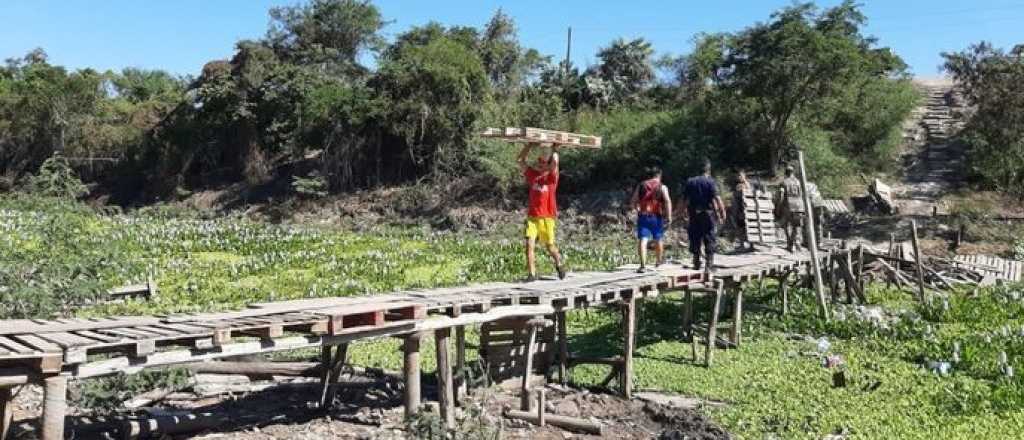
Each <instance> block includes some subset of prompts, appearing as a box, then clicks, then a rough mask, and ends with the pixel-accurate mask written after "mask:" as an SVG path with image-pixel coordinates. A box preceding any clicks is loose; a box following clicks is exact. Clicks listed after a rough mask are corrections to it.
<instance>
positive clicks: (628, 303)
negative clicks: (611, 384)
mask: <svg viewBox="0 0 1024 440" xmlns="http://www.w3.org/2000/svg"><path fill="white" fill-rule="evenodd" d="M622 321H623V322H622V327H623V328H622V331H623V337H624V339H625V347H624V350H623V351H624V353H623V359H622V376H620V377H621V378H622V379H621V380H620V382H619V385H620V386H621V387H622V397H624V398H626V399H631V398H632V397H633V344H634V342H635V340H636V298H635V297H633V295H630V296H629V298H623V308H622Z"/></svg>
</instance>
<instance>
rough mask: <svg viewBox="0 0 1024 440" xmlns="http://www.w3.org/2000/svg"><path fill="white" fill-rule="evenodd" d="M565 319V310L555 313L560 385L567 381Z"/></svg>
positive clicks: (567, 338) (567, 358)
mask: <svg viewBox="0 0 1024 440" xmlns="http://www.w3.org/2000/svg"><path fill="white" fill-rule="evenodd" d="M565 319H566V313H565V310H559V311H557V312H555V320H557V321H558V335H557V337H558V382H559V383H561V384H562V385H565V383H566V382H567V381H568V380H569V371H568V368H569V367H568V362H569V331H568V324H567V323H566V322H565Z"/></svg>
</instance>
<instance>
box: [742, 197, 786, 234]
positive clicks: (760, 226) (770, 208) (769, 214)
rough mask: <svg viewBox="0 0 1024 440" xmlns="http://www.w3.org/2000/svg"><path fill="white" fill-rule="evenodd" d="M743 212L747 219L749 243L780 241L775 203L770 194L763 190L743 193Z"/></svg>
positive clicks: (746, 232) (746, 231)
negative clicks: (777, 233)
mask: <svg viewBox="0 0 1024 440" xmlns="http://www.w3.org/2000/svg"><path fill="white" fill-rule="evenodd" d="M743 214H744V220H746V230H745V231H743V232H744V233H745V234H746V238H745V239H746V241H747V242H748V243H754V244H763V245H773V244H775V243H777V242H778V236H777V235H776V229H775V204H774V203H773V202H772V197H771V195H770V194H768V193H766V192H763V191H756V192H751V191H745V192H744V193H743Z"/></svg>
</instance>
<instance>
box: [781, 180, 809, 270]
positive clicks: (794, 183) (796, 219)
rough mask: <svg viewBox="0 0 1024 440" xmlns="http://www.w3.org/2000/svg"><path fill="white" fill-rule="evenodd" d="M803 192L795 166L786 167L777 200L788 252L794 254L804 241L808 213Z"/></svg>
mask: <svg viewBox="0 0 1024 440" xmlns="http://www.w3.org/2000/svg"><path fill="white" fill-rule="evenodd" d="M803 195H804V193H803V190H802V189H801V188H800V179H797V178H796V175H795V169H794V168H793V165H787V166H786V177H785V178H784V179H782V187H781V188H780V189H779V196H778V197H777V199H778V200H779V202H780V205H782V206H781V211H782V229H783V230H784V231H785V232H786V250H788V251H790V252H793V251H795V250H796V249H798V248H799V247H800V242H802V241H804V240H803V239H804V238H805V237H804V233H803V228H804V221H806V216H807V212H806V210H805V209H804V200H803Z"/></svg>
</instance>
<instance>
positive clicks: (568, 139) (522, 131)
mask: <svg viewBox="0 0 1024 440" xmlns="http://www.w3.org/2000/svg"><path fill="white" fill-rule="evenodd" d="M480 136H482V137H485V138H493V139H501V140H504V141H508V142H537V143H543V144H557V145H560V146H569V147H580V148H594V149H597V148H601V137H600V136H590V135H586V134H578V133H569V132H565V131H557V130H545V129H543V128H533V127H506V128H487V129H485V130H484V132H483V133H481V134H480Z"/></svg>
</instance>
